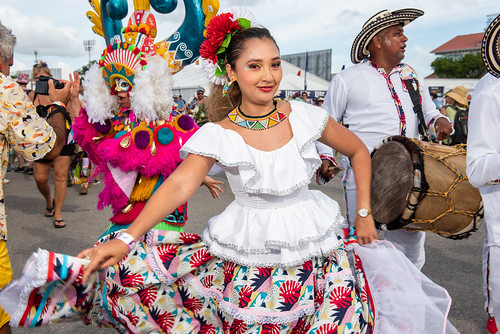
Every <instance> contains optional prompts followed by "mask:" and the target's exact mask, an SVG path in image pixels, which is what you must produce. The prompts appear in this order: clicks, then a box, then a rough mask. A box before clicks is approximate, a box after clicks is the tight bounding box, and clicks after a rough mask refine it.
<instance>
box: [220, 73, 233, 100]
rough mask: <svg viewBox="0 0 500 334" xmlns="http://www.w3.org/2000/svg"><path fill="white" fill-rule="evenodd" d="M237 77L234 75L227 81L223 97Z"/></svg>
mask: <svg viewBox="0 0 500 334" xmlns="http://www.w3.org/2000/svg"><path fill="white" fill-rule="evenodd" d="M235 81H236V79H235V78H234V77H232V78H231V79H229V81H228V82H226V83H225V84H224V88H222V97H225V96H226V94H227V91H228V90H229V88H231V85H232V84H233V82H235Z"/></svg>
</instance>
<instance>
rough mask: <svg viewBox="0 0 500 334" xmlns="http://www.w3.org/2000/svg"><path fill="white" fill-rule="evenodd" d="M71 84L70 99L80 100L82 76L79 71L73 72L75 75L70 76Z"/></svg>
mask: <svg viewBox="0 0 500 334" xmlns="http://www.w3.org/2000/svg"><path fill="white" fill-rule="evenodd" d="M69 82H71V89H70V98H71V99H79V98H80V75H79V74H78V72H77V71H73V75H71V74H70V75H69Z"/></svg>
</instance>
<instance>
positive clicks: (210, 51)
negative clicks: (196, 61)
mask: <svg viewBox="0 0 500 334" xmlns="http://www.w3.org/2000/svg"><path fill="white" fill-rule="evenodd" d="M255 25H256V22H255V18H254V16H253V14H252V13H251V12H250V11H249V10H248V9H246V8H243V7H232V8H230V9H229V10H228V12H226V13H222V14H219V15H216V16H215V17H214V18H213V19H212V20H211V21H210V23H209V24H208V26H207V30H206V39H205V40H204V41H203V43H202V44H201V47H200V56H201V65H202V69H203V73H205V76H206V77H207V78H208V80H210V81H211V82H213V83H215V84H217V85H223V84H225V83H226V82H227V77H226V75H225V74H226V56H225V52H226V48H227V47H228V46H229V43H230V42H231V38H232V37H233V35H234V33H235V32H237V31H238V30H242V29H247V28H250V27H254V26H255Z"/></svg>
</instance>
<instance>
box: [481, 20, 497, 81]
mask: <svg viewBox="0 0 500 334" xmlns="http://www.w3.org/2000/svg"><path fill="white" fill-rule="evenodd" d="M481 55H482V56H483V63H484V66H486V69H487V70H488V72H490V73H491V75H493V76H495V77H497V78H500V15H498V16H497V17H496V18H495V19H494V20H493V21H492V22H491V23H490V25H489V26H488V28H486V31H485V32H484V36H483V43H482V45H481Z"/></svg>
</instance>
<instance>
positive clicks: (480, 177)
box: [0, 7, 500, 334]
mask: <svg viewBox="0 0 500 334" xmlns="http://www.w3.org/2000/svg"><path fill="white" fill-rule="evenodd" d="M423 14H424V13H423V11H421V10H419V9H414V8H405V9H400V10H395V11H392V12H391V11H388V10H383V11H381V12H379V13H376V14H375V15H374V16H372V17H371V18H370V19H368V21H367V22H366V23H365V24H364V25H363V27H362V29H361V31H360V32H359V34H358V35H357V36H356V38H355V39H354V41H353V45H352V50H351V60H352V62H353V64H354V65H353V66H351V67H349V68H346V69H345V70H342V71H341V72H340V73H338V74H337V75H335V76H334V78H333V80H332V82H331V83H330V86H329V88H328V91H327V94H326V96H324V97H318V98H316V99H315V100H314V101H313V99H311V98H310V97H309V96H308V93H307V92H306V91H304V92H297V93H295V94H293V95H292V96H291V97H290V98H289V99H285V100H283V101H279V100H277V99H275V96H276V94H277V92H278V89H279V86H280V82H281V79H282V74H283V73H282V69H281V58H280V51H279V47H278V43H277V41H275V39H274V38H273V36H272V35H271V33H270V32H269V30H267V29H266V28H264V27H261V26H259V25H258V24H257V23H256V20H255V18H254V17H253V15H252V13H250V12H249V11H248V10H246V9H244V8H239V7H236V8H232V9H230V10H229V11H228V12H226V13H222V14H218V15H216V16H214V17H212V18H211V20H207V22H208V23H207V33H206V36H205V38H204V39H203V42H202V43H201V42H200V45H199V49H200V56H201V59H202V65H203V71H204V73H205V74H207V77H208V79H209V80H210V81H211V82H212V83H213V86H212V87H211V90H210V94H209V95H208V96H206V95H205V90H204V89H202V88H200V89H199V90H197V92H196V95H195V97H194V99H193V100H192V101H190V102H189V103H188V102H186V101H185V100H183V99H182V96H180V95H178V94H174V93H172V79H171V77H170V76H169V75H167V74H166V73H169V71H170V70H169V66H171V65H170V64H169V62H168V61H167V60H165V59H164V58H163V57H161V56H160V55H157V54H156V51H155V50H154V48H150V47H149V46H150V45H151V43H152V42H153V40H154V37H155V35H153V34H152V30H153V29H152V28H153V26H152V25H151V24H152V23H151V22H152V20H149V19H148V20H145V19H143V18H147V17H149V15H151V13H149V12H148V11H144V10H136V12H135V13H134V15H133V16H132V17H131V19H130V21H129V25H128V26H127V28H126V29H124V30H122V32H124V31H126V33H127V38H129V41H130V40H134V42H133V43H125V42H123V41H122V40H121V39H120V38H118V39H112V40H110V41H109V43H110V45H109V46H108V47H107V48H106V49H105V50H104V51H103V55H102V56H101V60H100V62H99V64H96V65H94V66H93V67H92V68H90V70H89V71H88V72H87V73H86V77H85V80H84V81H83V83H82V84H81V82H80V78H79V75H78V73H77V72H74V73H73V74H72V75H71V76H70V79H69V81H64V80H63V81H61V82H59V81H57V80H54V79H53V78H52V76H51V73H50V70H49V69H48V66H47V64H46V63H44V62H40V63H38V64H35V66H34V68H33V79H35V80H36V81H37V82H38V81H43V82H46V91H44V92H40V89H38V88H37V89H35V91H31V92H30V91H26V90H25V89H24V88H23V87H21V84H23V82H25V81H26V78H24V77H21V78H18V83H15V82H14V81H13V80H12V79H11V78H9V76H8V75H9V68H10V66H11V65H12V62H13V54H14V52H13V48H14V45H15V42H16V39H15V36H14V35H13V34H12V32H11V31H10V30H9V29H8V28H6V27H4V26H3V25H1V24H0V60H1V65H2V66H1V69H2V71H1V73H0V99H1V100H0V102H1V103H0V112H1V114H2V118H1V119H0V133H1V134H2V136H1V137H0V152H1V155H2V162H3V163H2V178H1V179H2V180H3V183H2V184H1V185H0V199H1V200H0V237H1V238H0V273H1V275H0V277H1V278H0V288H4V289H3V290H1V291H0V304H1V306H2V308H3V309H2V308H0V333H1V334H6V333H10V329H9V321H10V322H11V324H12V325H14V326H26V327H31V326H33V325H34V324H36V325H37V326H38V325H42V324H44V325H45V324H48V323H52V322H57V321H60V320H61V319H64V320H65V321H68V320H74V321H81V320H83V321H84V322H85V323H86V324H94V325H96V326H113V327H115V328H116V329H117V330H118V331H119V332H122V333H128V332H140V333H153V332H166V333H195V332H200V333H215V332H231V333H264V332H269V333H318V334H320V333H383V334H391V333H401V332H412V333H457V331H456V329H455V328H454V327H453V325H452V324H451V323H450V322H449V321H448V319H447V317H448V313H449V309H450V303H451V301H450V299H449V296H448V294H447V292H446V290H445V289H444V288H442V287H440V286H438V285H436V284H435V283H433V282H432V281H431V280H430V279H428V278H427V277H425V275H423V274H422V273H421V272H420V269H421V268H422V267H423V265H424V263H425V248H424V244H425V232H421V231H409V230H405V229H396V230H392V231H384V239H385V241H381V240H378V238H379V235H378V232H377V229H376V225H375V220H374V217H373V215H372V208H371V203H372V202H371V193H370V183H371V176H372V174H371V173H372V170H371V162H370V161H371V158H370V153H371V152H373V150H374V149H375V148H376V147H377V145H379V144H380V143H381V142H382V141H383V140H384V139H386V138H388V137H390V136H402V137H406V138H412V139H416V140H417V139H422V138H427V137H429V138H430V140H433V141H436V142H442V143H443V144H447V145H455V144H465V143H467V144H468V145H469V147H468V154H467V164H468V168H467V174H468V176H469V177H470V180H471V183H472V184H473V185H474V186H476V187H478V188H479V189H480V191H481V195H482V196H483V204H484V209H485V220H486V242H485V248H484V258H483V269H484V277H485V295H486V296H487V305H486V311H487V314H488V320H487V330H488V332H489V333H498V332H499V330H498V327H497V325H496V321H495V319H500V298H499V297H498V296H499V294H500V281H499V280H500V276H499V275H500V252H499V249H500V239H499V237H498V231H497V230H498V228H497V226H496V224H495V222H497V221H498V220H499V218H500V217H499V212H500V211H499V209H498V202H499V200H500V199H499V198H498V194H500V190H499V188H498V187H500V174H499V172H498V171H499V170H500V159H499V156H500V147H499V144H500V138H498V136H499V135H498V132H496V131H494V129H495V127H498V126H499V125H498V123H500V119H499V117H500V116H499V115H500V114H499V109H500V81H499V79H498V77H500V59H499V57H498V54H499V52H498V50H499V43H500V33H499V32H498V31H499V27H500V16H498V17H497V18H496V19H495V20H493V22H492V23H491V25H490V27H489V28H488V29H487V31H486V32H485V37H484V41H483V51H482V52H483V60H484V62H485V66H486V67H487V69H488V72H489V73H488V74H487V75H486V76H485V77H484V78H483V79H481V81H480V83H479V84H478V87H476V90H475V94H474V97H473V98H472V103H471V104H470V120H469V122H467V121H466V120H467V119H468V117H469V101H468V100H467V90H466V89H465V87H461V86H459V87H456V88H455V89H453V90H451V91H449V92H447V93H446V94H445V96H446V104H445V105H443V106H442V107H441V106H439V107H438V104H437V103H436V101H435V99H433V98H432V96H431V94H430V92H429V91H428V89H427V87H426V86H425V83H424V80H423V78H422V77H421V76H420V75H419V74H418V73H417V72H416V71H415V70H414V69H413V68H412V67H411V66H410V65H408V64H405V63H403V62H402V61H403V59H404V57H405V52H406V45H407V42H408V38H407V37H406V35H405V34H404V29H405V27H406V26H407V25H408V24H409V23H411V22H412V21H414V20H415V19H417V18H419V17H420V16H422V15H423ZM148 24H149V25H151V26H149V25H148ZM154 28H155V31H156V26H154ZM134 43H135V44H134ZM495 51H496V52H495ZM145 54H147V55H148V57H145ZM137 64H140V67H139V65H137ZM123 68H125V69H126V70H123ZM59 83H62V86H58V84H59ZM410 85H411V86H410ZM40 86H41V84H40ZM81 86H83V88H84V91H85V97H84V98H82V95H81ZM37 87H38V86H37ZM412 91H413V93H412ZM414 94H417V95H418V97H417V98H416V99H414V98H413V97H414V96H415V95H414ZM416 101H417V102H416ZM464 119H465V123H464ZM464 124H466V125H465V127H464ZM486 129H488V131H486ZM75 142H76V143H77V144H78V145H80V146H81V150H82V152H85V155H83V154H82V157H87V158H88V159H89V161H90V162H91V163H92V164H93V165H94V167H93V168H94V171H93V172H94V173H95V174H101V175H102V178H103V179H104V183H105V186H104V189H103V190H102V192H101V194H100V195H99V202H98V208H102V207H104V206H110V207H111V208H112V211H113V216H112V217H111V218H109V220H110V225H109V227H108V228H107V229H106V230H105V231H104V232H103V235H102V237H101V238H99V240H98V241H97V243H96V244H95V245H89V248H87V249H85V250H82V251H81V252H80V253H79V254H78V255H76V256H69V255H65V254H58V253H53V252H50V251H45V250H39V251H38V252H37V253H36V254H34V255H33V256H32V258H30V260H28V265H27V266H26V269H25V271H24V272H23V274H22V276H21V277H20V278H19V279H17V280H16V281H15V282H14V283H13V284H10V285H8V284H9V282H10V281H11V276H12V269H11V265H10V262H9V256H8V252H7V247H6V240H7V228H6V221H5V213H4V210H5V209H4V203H3V184H5V183H6V182H5V180H6V179H5V173H6V171H7V166H8V162H9V161H12V158H9V152H10V150H11V148H12V149H13V150H14V151H15V153H16V154H17V155H19V158H18V159H26V160H28V161H35V163H34V178H35V182H36V186H37V188H38V190H39V191H40V193H41V194H42V196H43V198H44V201H45V205H46V208H45V212H44V215H45V216H47V217H54V218H53V219H54V227H55V228H60V227H64V226H65V224H66V222H65V220H64V218H63V217H62V206H63V204H64V198H65V195H66V186H67V185H66V182H67V178H68V173H69V171H70V165H71V157H72V156H73V155H74V154H75ZM334 152H339V153H341V154H342V157H343V158H342V167H343V169H344V175H343V179H342V184H343V190H344V195H345V212H346V215H345V217H343V215H342V213H341V210H340V206H339V204H338V203H337V202H335V201H333V200H332V199H331V198H329V197H328V196H326V195H325V194H323V193H322V192H320V191H313V190H310V189H309V187H308V184H309V182H310V180H311V178H312V177H313V175H316V177H317V180H322V182H323V183H324V182H328V181H329V180H330V179H331V178H332V177H334V175H335V173H336V172H337V171H338V166H337V163H336V162H335V160H334V159H333V157H334V156H335V153H334ZM82 159H83V158H82ZM18 161H19V167H18V168H21V166H22V167H23V168H24V162H21V160H18ZM82 161H83V160H82ZM336 167H337V169H336ZM28 168H29V167H28ZM88 168H89V167H88ZM15 170H17V168H16V169H15ZM51 170H52V173H53V174H52V175H53V180H54V189H55V190H54V195H52V192H51V190H50V186H49V183H48V180H49V173H50V171H51ZM18 171H21V170H18ZM23 171H24V169H23ZM221 171H223V172H224V173H225V176H226V178H227V180H228V183H229V185H230V187H231V190H232V192H233V194H234V197H235V199H234V201H233V202H232V203H231V204H230V205H229V206H228V207H227V208H226V209H225V210H224V211H223V212H222V213H221V214H219V215H217V216H215V217H212V218H210V219H208V217H207V220H208V226H207V228H206V229H205V231H204V232H203V234H202V235H195V234H189V233H185V232H184V231H183V226H184V224H185V223H186V220H187V202H188V200H189V199H190V198H191V196H192V195H193V194H194V192H195V191H196V190H197V189H198V188H199V187H200V185H205V186H206V187H207V188H208V189H209V191H210V193H211V194H212V196H213V197H214V198H219V196H220V193H221V192H222V189H221V188H220V187H219V185H220V183H221V181H215V180H214V179H212V178H211V177H209V176H208V175H213V174H216V173H218V172H221ZM87 172H88V171H87ZM318 183H320V182H318ZM403 255H404V256H403ZM35 264H36V265H35ZM31 268H33V269H31ZM497 271H499V272H498V273H497ZM40 273H42V274H40ZM401 282H404V283H405V284H400V283H401ZM27 295H29V298H28V299H27V300H25V299H26V296H27ZM7 313H8V314H7Z"/></svg>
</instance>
